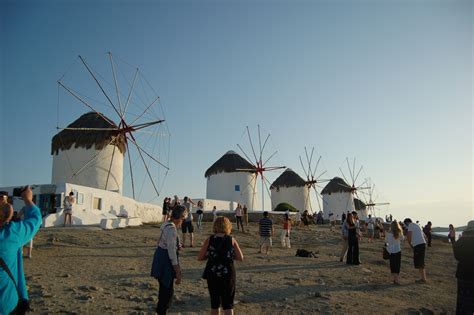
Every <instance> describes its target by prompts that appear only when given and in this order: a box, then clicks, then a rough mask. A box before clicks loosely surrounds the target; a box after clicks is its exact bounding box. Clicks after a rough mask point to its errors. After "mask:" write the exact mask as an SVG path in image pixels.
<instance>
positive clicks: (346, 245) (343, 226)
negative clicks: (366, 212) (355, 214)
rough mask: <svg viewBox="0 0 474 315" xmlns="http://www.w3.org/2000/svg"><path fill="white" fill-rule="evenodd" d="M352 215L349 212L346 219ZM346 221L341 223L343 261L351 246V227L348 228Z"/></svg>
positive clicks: (341, 258) (341, 259)
mask: <svg viewBox="0 0 474 315" xmlns="http://www.w3.org/2000/svg"><path fill="white" fill-rule="evenodd" d="M349 217H352V214H350V213H348V214H347V216H345V218H346V221H347V218H349ZM346 221H343V222H342V224H341V235H342V250H341V256H340V257H339V261H340V262H343V261H344V259H345V258H346V254H347V249H348V248H349V243H348V239H349V229H348V224H347V222H346Z"/></svg>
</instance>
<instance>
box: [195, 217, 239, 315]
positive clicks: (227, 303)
mask: <svg viewBox="0 0 474 315" xmlns="http://www.w3.org/2000/svg"><path fill="white" fill-rule="evenodd" d="M231 230H232V223H230V221H229V219H228V218H226V217H222V216H219V217H217V219H216V220H215V221H214V226H213V232H214V234H213V235H211V236H210V237H209V238H207V239H206V241H205V242H204V244H203V245H202V247H201V250H200V251H199V254H198V257H197V259H198V260H205V259H207V264H206V268H205V269H204V274H203V278H204V279H207V287H208V289H209V295H210V296H211V314H219V307H220V306H222V308H223V309H224V314H228V315H229V314H233V307H234V295H235V268H234V259H235V260H239V261H242V260H243V258H244V257H243V254H242V251H241V250H240V247H239V244H238V243H237V241H236V240H235V239H234V238H233V237H232V236H230V232H231Z"/></svg>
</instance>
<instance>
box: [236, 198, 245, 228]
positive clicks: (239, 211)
mask: <svg viewBox="0 0 474 315" xmlns="http://www.w3.org/2000/svg"><path fill="white" fill-rule="evenodd" d="M242 215H243V211H242V206H241V205H240V203H238V204H237V208H235V221H236V223H237V230H240V228H242V232H245V230H244V224H243V221H242ZM239 225H240V228H239Z"/></svg>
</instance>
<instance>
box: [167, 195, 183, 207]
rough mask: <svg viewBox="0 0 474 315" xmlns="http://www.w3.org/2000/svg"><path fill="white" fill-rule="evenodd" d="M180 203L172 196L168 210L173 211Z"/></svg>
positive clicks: (175, 196)
mask: <svg viewBox="0 0 474 315" xmlns="http://www.w3.org/2000/svg"><path fill="white" fill-rule="evenodd" d="M180 204H181V202H180V201H179V198H178V196H177V195H174V198H173V201H171V202H170V210H173V209H174V208H176V207H177V206H179V205H180Z"/></svg>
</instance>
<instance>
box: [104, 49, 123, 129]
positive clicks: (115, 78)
mask: <svg viewBox="0 0 474 315" xmlns="http://www.w3.org/2000/svg"><path fill="white" fill-rule="evenodd" d="M108 55H109V59H110V67H111V68H112V76H113V77H114V85H115V92H116V93H117V103H118V105H119V111H120V120H122V119H123V115H124V111H122V104H121V101H120V92H119V86H118V82H117V77H116V76H115V65H114V61H113V59H112V53H111V52H110V51H109V52H108Z"/></svg>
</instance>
